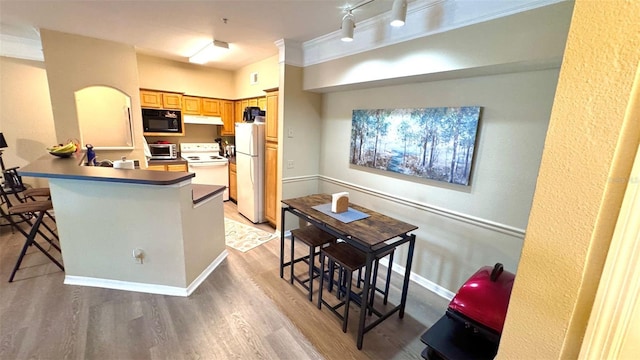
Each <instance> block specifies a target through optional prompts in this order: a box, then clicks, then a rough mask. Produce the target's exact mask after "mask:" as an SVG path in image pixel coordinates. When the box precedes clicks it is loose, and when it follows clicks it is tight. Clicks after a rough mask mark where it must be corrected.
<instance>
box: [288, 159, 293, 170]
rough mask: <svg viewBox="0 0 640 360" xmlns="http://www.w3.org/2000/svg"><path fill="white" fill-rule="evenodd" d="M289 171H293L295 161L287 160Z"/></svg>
mask: <svg viewBox="0 0 640 360" xmlns="http://www.w3.org/2000/svg"><path fill="white" fill-rule="evenodd" d="M287 169H293V160H287Z"/></svg>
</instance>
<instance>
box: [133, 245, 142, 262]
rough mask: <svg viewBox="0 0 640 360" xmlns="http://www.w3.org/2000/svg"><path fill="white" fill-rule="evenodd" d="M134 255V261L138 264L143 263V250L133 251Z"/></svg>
mask: <svg viewBox="0 0 640 360" xmlns="http://www.w3.org/2000/svg"><path fill="white" fill-rule="evenodd" d="M132 255H133V261H135V262H136V264H142V263H143V259H144V251H142V249H138V248H135V249H133V253H132Z"/></svg>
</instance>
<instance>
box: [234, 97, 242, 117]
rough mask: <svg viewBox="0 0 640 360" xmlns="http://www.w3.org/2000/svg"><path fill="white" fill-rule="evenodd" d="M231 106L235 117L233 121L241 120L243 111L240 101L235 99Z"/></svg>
mask: <svg viewBox="0 0 640 360" xmlns="http://www.w3.org/2000/svg"><path fill="white" fill-rule="evenodd" d="M233 107H234V110H235V118H234V119H233V120H234V122H242V114H243V112H244V108H243V107H242V101H240V100H236V101H234V102H233Z"/></svg>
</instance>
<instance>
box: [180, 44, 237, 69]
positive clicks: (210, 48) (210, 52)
mask: <svg viewBox="0 0 640 360" xmlns="http://www.w3.org/2000/svg"><path fill="white" fill-rule="evenodd" d="M227 51H229V43H226V42H224V41H218V40H213V41H212V42H210V43H209V44H207V46H205V47H203V48H202V49H200V51H198V52H197V53H195V54H194V55H193V56H191V57H189V62H190V63H194V64H200V65H202V64H206V63H208V62H209V61H211V60H213V59H215V58H217V57H219V56H220V55H221V54H224V53H226V52H227Z"/></svg>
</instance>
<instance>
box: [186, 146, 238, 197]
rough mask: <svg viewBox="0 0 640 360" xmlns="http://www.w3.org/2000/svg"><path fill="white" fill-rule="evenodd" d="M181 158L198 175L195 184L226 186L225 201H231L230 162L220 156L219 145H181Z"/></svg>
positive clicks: (190, 170) (194, 180)
mask: <svg viewBox="0 0 640 360" xmlns="http://www.w3.org/2000/svg"><path fill="white" fill-rule="evenodd" d="M180 157H182V158H183V159H184V160H186V161H187V165H188V167H189V172H192V173H195V174H196V176H195V177H194V178H193V180H192V182H193V183H194V184H204V185H222V186H226V188H227V189H226V190H225V191H224V200H225V201H226V200H229V160H228V159H227V158H225V157H223V156H220V145H218V143H181V144H180Z"/></svg>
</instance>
